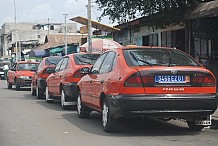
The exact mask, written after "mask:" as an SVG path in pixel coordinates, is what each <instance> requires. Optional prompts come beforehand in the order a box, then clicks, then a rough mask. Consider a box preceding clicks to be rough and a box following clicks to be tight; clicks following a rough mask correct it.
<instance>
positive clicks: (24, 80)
mask: <svg viewBox="0 0 218 146" xmlns="http://www.w3.org/2000/svg"><path fill="white" fill-rule="evenodd" d="M37 66H38V62H33V61H18V62H15V63H14V64H13V65H12V67H11V69H10V70H9V71H8V75H7V85H8V89H11V88H12V86H13V85H15V88H16V90H20V88H21V87H27V86H30V85H31V82H32V79H31V78H32V76H33V74H34V72H33V71H31V70H32V69H36V68H37Z"/></svg>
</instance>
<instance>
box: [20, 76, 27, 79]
mask: <svg viewBox="0 0 218 146" xmlns="http://www.w3.org/2000/svg"><path fill="white" fill-rule="evenodd" d="M19 78H20V79H29V77H28V76H19Z"/></svg>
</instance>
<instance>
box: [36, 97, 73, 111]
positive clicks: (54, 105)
mask: <svg viewBox="0 0 218 146" xmlns="http://www.w3.org/2000/svg"><path fill="white" fill-rule="evenodd" d="M36 102H37V103H38V104H39V105H41V106H44V107H46V108H48V109H50V110H55V111H64V110H63V109H62V107H61V104H60V100H55V101H54V102H51V103H47V102H46V101H45V100H44V99H38V100H37V101H36ZM74 110H75V108H74V107H72V108H69V109H67V110H65V111H74Z"/></svg>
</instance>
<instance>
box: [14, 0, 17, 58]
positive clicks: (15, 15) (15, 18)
mask: <svg viewBox="0 0 218 146" xmlns="http://www.w3.org/2000/svg"><path fill="white" fill-rule="evenodd" d="M14 25H15V26H14V30H15V36H16V42H15V54H16V59H15V61H16V62H17V61H18V47H17V41H18V36H17V14H16V1H15V0H14Z"/></svg>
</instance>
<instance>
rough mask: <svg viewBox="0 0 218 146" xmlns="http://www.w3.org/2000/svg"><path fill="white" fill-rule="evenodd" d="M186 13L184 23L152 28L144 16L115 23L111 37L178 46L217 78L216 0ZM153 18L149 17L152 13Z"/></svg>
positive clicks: (122, 41)
mask: <svg viewBox="0 0 218 146" xmlns="http://www.w3.org/2000/svg"><path fill="white" fill-rule="evenodd" d="M185 13H186V18H185V20H184V21H185V23H184V24H181V25H177V26H168V27H167V28H165V29H154V28H152V27H148V25H147V24H146V22H147V21H148V20H147V17H142V18H138V19H136V20H133V21H130V22H128V23H124V24H120V25H118V26H116V27H117V28H119V29H120V31H116V32H114V33H113V38H114V40H115V41H117V42H118V43H121V44H122V45H124V46H125V45H128V44H133V45H134V44H135V45H139V46H141V45H142V46H146V45H149V46H166V47H176V48H178V49H181V50H183V51H185V52H187V53H188V54H190V55H191V56H192V57H194V58H195V59H196V60H198V61H199V62H200V63H202V64H203V65H204V66H206V67H207V68H208V69H210V70H211V71H212V72H213V73H214V75H215V76H216V78H217V81H218V47H217V46H218V25H217V24H218V1H210V2H204V3H201V4H199V5H197V6H196V7H195V8H193V9H192V10H191V11H189V12H185ZM151 17H152V16H151Z"/></svg>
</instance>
